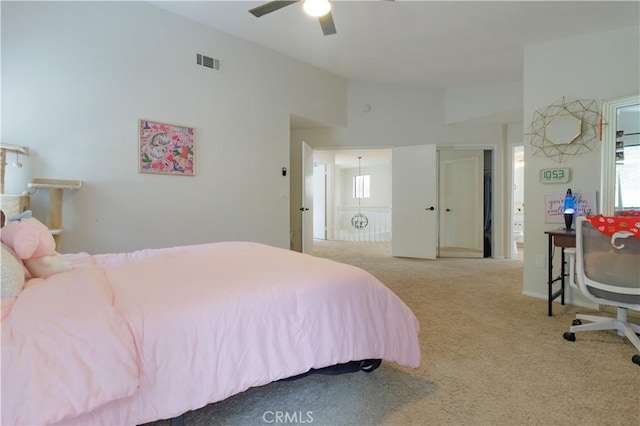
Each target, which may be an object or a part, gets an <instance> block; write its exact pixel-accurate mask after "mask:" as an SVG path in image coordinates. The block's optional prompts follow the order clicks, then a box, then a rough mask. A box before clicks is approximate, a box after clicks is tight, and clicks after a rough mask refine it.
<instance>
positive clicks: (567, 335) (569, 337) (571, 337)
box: [562, 331, 576, 342]
mask: <svg viewBox="0 0 640 426" xmlns="http://www.w3.org/2000/svg"><path fill="white" fill-rule="evenodd" d="M562 337H564V340H568V341H570V342H575V341H576V335H575V333H572V332H570V331H567V332H565V333H563V334H562Z"/></svg>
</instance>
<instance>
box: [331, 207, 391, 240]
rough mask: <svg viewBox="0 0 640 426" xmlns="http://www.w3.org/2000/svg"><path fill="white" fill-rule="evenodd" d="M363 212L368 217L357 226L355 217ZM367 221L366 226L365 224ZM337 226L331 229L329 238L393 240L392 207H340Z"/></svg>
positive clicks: (336, 221)
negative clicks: (353, 222) (354, 224)
mask: <svg viewBox="0 0 640 426" xmlns="http://www.w3.org/2000/svg"><path fill="white" fill-rule="evenodd" d="M358 213H361V214H362V215H364V216H365V217H366V219H365V220H361V221H360V223H359V224H358V222H357V218H356V225H359V226H360V227H359V228H356V227H354V226H353V224H352V220H353V218H354V217H355V216H356V215H358ZM365 222H366V226H364V224H365ZM334 223H335V225H336V226H335V228H333V229H329V232H328V238H329V239H333V240H339V241H391V207H361V208H358V207H339V208H338V209H337V215H336V220H335V222H334Z"/></svg>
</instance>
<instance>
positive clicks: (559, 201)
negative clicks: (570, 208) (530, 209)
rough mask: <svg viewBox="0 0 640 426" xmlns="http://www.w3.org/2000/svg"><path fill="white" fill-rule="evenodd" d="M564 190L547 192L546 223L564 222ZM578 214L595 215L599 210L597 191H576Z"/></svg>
mask: <svg viewBox="0 0 640 426" xmlns="http://www.w3.org/2000/svg"><path fill="white" fill-rule="evenodd" d="M565 194H566V193H564V192H562V193H557V194H545V196H544V209H545V212H544V221H545V222H546V223H564V212H563V211H562V208H563V206H564V197H565ZM573 196H574V197H575V206H576V215H578V216H586V215H595V214H597V212H598V208H597V206H596V191H578V192H574V193H573Z"/></svg>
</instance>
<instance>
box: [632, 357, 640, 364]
mask: <svg viewBox="0 0 640 426" xmlns="http://www.w3.org/2000/svg"><path fill="white" fill-rule="evenodd" d="M631 361H632V362H633V363H634V364H637V365H640V355H634V356H632V357H631Z"/></svg>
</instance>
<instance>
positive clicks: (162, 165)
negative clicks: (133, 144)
mask: <svg viewBox="0 0 640 426" xmlns="http://www.w3.org/2000/svg"><path fill="white" fill-rule="evenodd" d="M138 140H139V144H138V172H139V173H151V174H162V175H177V176H195V163H196V161H195V160H196V157H195V141H196V135H195V129H194V128H193V127H186V126H178V125H175V124H167V123H161V122H159V121H153V120H144V119H141V120H139V121H138Z"/></svg>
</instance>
